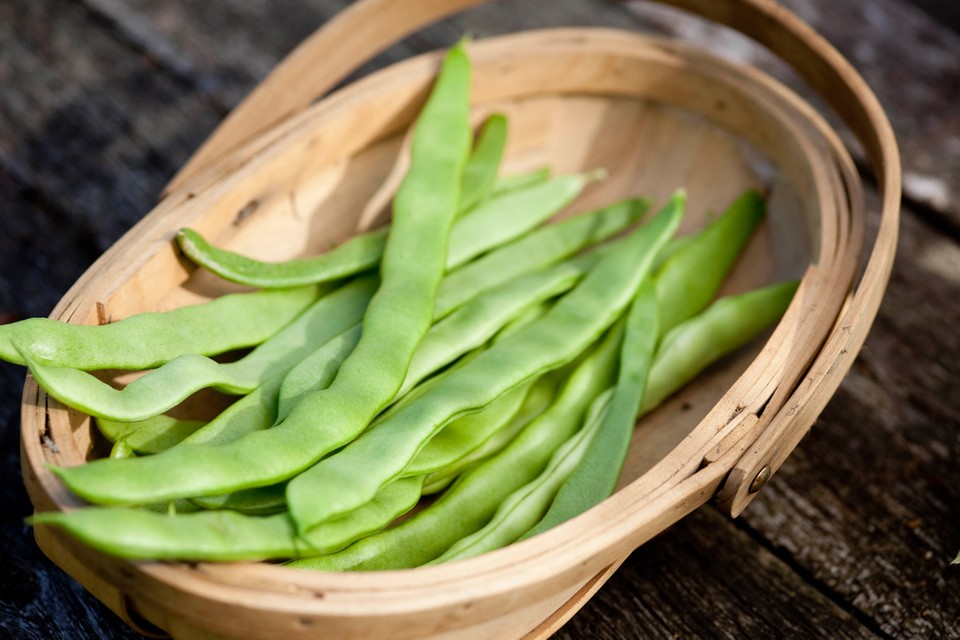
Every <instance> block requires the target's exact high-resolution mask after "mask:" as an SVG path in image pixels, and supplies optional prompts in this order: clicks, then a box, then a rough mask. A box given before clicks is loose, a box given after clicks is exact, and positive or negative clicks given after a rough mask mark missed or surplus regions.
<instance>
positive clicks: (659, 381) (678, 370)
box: [523, 282, 797, 538]
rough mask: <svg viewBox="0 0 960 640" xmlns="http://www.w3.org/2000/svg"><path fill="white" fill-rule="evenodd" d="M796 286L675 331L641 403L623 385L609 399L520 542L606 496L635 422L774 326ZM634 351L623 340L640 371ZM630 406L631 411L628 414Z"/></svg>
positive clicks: (732, 300) (726, 304) (711, 310)
mask: <svg viewBox="0 0 960 640" xmlns="http://www.w3.org/2000/svg"><path fill="white" fill-rule="evenodd" d="M796 286H797V283H795V282H788V283H783V284H779V285H774V286H771V287H765V288H762V289H758V290H755V291H752V292H750V293H746V294H742V295H739V296H729V297H727V298H722V299H720V300H718V301H717V302H715V303H713V304H712V305H711V306H710V307H708V308H707V309H706V310H705V311H702V312H701V313H700V314H698V315H696V316H694V317H693V318H690V319H689V320H686V321H684V322H682V323H680V324H679V325H677V326H676V327H674V328H673V329H672V330H671V331H670V332H669V333H668V335H667V336H666V337H665V338H664V340H663V345H662V347H661V348H660V349H659V350H658V351H657V354H656V357H655V358H654V359H653V363H652V365H651V366H650V372H649V384H648V385H646V388H644V387H643V385H639V387H640V388H641V389H642V391H643V399H642V402H640V401H638V398H636V397H633V396H632V393H631V390H635V389H637V388H638V387H637V386H633V387H625V389H626V390H625V391H624V392H623V394H624V397H625V398H626V399H625V400H623V401H622V404H618V403H617V402H616V395H614V396H613V400H612V401H611V402H610V403H609V408H607V413H606V417H605V421H604V425H603V426H602V427H601V430H600V432H599V433H598V434H597V437H596V438H595V439H594V440H593V442H591V444H590V449H589V450H588V452H587V454H586V455H585V456H584V459H583V460H582V461H581V463H580V465H578V467H577V468H576V469H575V470H574V472H573V473H571V475H570V477H569V478H568V479H567V481H566V482H565V483H564V484H563V486H562V487H561V489H560V491H558V493H557V496H556V498H555V499H554V502H553V504H552V505H551V506H550V509H549V510H548V511H547V513H546V514H545V515H544V517H543V519H541V520H540V521H539V522H538V523H537V524H536V526H534V527H532V528H531V529H530V531H528V532H527V533H526V534H524V535H523V538H528V537H531V536H534V535H537V534H538V533H542V532H544V531H546V530H548V529H551V528H553V527H555V526H557V525H558V524H560V523H562V522H565V521H566V520H569V519H570V518H573V517H574V516H576V515H578V514H580V513H583V512H584V511H586V510H587V509H589V508H590V507H592V506H594V505H595V504H598V503H599V502H600V501H601V500H603V499H604V498H606V497H607V496H608V495H610V493H612V492H613V489H614V488H615V487H616V483H617V480H618V478H619V475H620V469H621V468H622V466H623V463H622V460H623V457H624V456H625V453H624V452H625V450H626V447H627V446H628V445H629V438H630V434H631V433H632V431H633V424H634V422H635V421H636V418H637V417H639V416H641V415H643V414H645V413H647V412H649V411H651V410H652V409H654V408H655V407H656V406H657V405H659V404H660V403H661V402H662V401H663V400H664V399H665V398H667V397H668V396H670V395H671V394H673V393H674V392H676V391H677V390H679V389H680V388H681V387H683V385H685V384H686V383H687V382H688V381H689V380H691V379H692V378H693V377H695V376H696V375H697V374H699V373H700V372H701V371H703V370H704V369H705V368H707V367H708V366H709V365H710V364H712V363H713V362H714V361H716V360H717V359H718V358H720V357H722V356H724V355H727V354H728V353H732V352H733V351H735V350H737V349H739V348H740V347H742V346H743V345H744V344H746V343H747V342H749V341H750V340H752V339H753V338H755V337H756V336H757V335H758V334H759V333H760V332H762V331H763V330H764V329H766V328H767V327H768V326H769V325H770V324H772V323H774V322H776V321H777V320H778V319H779V318H780V317H781V316H782V315H783V312H784V311H785V310H786V308H787V305H788V304H789V303H790V300H791V299H792V297H793V293H794V291H795V290H796ZM640 346H641V349H643V348H644V347H645V345H640ZM635 347H636V345H631V346H628V345H627V344H626V340H625V341H624V355H623V357H624V358H625V359H627V360H628V361H634V362H635V364H636V365H637V366H638V367H639V366H640V365H642V360H645V359H646V354H645V353H644V352H641V353H640V358H639V360H637V359H636V356H635V355H633V354H631V353H630V351H629V349H632V348H635ZM620 389H621V385H620V383H619V382H618V385H617V387H616V392H617V393H620ZM628 395H630V396H631V397H627V396H628ZM635 402H636V404H634V403H635ZM631 408H632V413H628V411H630V409H631ZM608 425H609V426H608ZM624 425H626V426H624ZM613 469H615V470H616V473H613Z"/></svg>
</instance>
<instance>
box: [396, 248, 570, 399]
mask: <svg viewBox="0 0 960 640" xmlns="http://www.w3.org/2000/svg"><path fill="white" fill-rule="evenodd" d="M585 272H586V270H585V269H583V268H580V267H579V265H577V264H574V263H571V262H565V263H561V264H559V265H556V266H554V267H552V268H549V269H545V270H543V271H539V272H536V273H532V274H530V275H527V276H524V277H521V278H517V279H516V280H513V281H511V282H508V283H506V284H504V285H501V286H499V287H497V288H496V289H491V290H490V291H487V292H486V293H484V294H482V295H480V296H476V297H474V298H472V299H471V300H470V301H469V302H467V303H466V304H465V305H463V306H462V307H460V308H459V309H457V310H456V311H454V312H453V313H452V314H450V315H449V316H447V317H446V318H444V319H442V320H440V321H439V322H437V323H436V324H434V325H433V326H432V327H430V331H429V332H427V335H426V336H425V337H424V339H423V342H421V343H420V346H419V347H417V352H416V353H415V354H414V356H413V360H412V361H411V362H410V369H408V370H407V376H406V379H404V381H403V386H402V387H400V391H399V392H398V395H400V396H402V395H404V394H405V393H406V392H407V391H409V390H410V389H411V388H413V386H414V385H416V384H417V383H418V382H420V381H421V380H423V379H424V378H425V377H427V376H428V375H430V374H431V373H433V372H434V371H436V370H438V369H440V368H441V367H443V366H444V365H446V364H448V363H450V362H452V361H453V360H454V359H456V358H457V357H458V356H460V355H461V354H463V353H465V352H466V351H469V350H470V349H473V348H476V347H479V346H480V345H482V344H483V343H484V342H486V341H487V340H489V339H490V338H491V337H493V335H494V334H495V333H496V332H497V331H499V330H500V329H501V328H502V327H503V326H504V325H505V324H506V323H507V322H509V321H510V320H511V319H513V318H514V317H516V316H517V315H519V314H520V313H522V312H523V311H524V310H525V309H527V308H529V307H532V306H534V305H536V304H539V303H540V302H543V301H545V300H548V299H550V298H553V297H554V296H557V295H559V294H562V293H563V292H565V291H567V290H569V289H570V288H571V287H573V286H574V285H575V284H576V283H577V282H578V281H579V280H580V278H582V277H583V275H584V273H585Z"/></svg>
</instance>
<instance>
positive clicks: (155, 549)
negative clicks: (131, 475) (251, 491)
mask: <svg viewBox="0 0 960 640" xmlns="http://www.w3.org/2000/svg"><path fill="white" fill-rule="evenodd" d="M31 522H32V523H33V524H44V525H51V526H55V527H57V528H59V529H62V530H64V531H66V532H67V533H69V534H70V535H72V536H74V537H75V538H77V539H78V540H80V541H81V542H83V543H84V544H87V545H89V546H91V547H93V548H95V549H100V550H101V551H104V552H106V553H109V554H111V555H115V556H120V557H123V558H130V559H132V560H197V561H200V560H211V561H241V560H269V559H272V558H295V557H298V556H300V555H301V554H304V553H305V554H308V555H309V554H310V553H311V550H310V547H309V546H308V545H307V544H306V543H305V542H304V541H302V540H300V538H299V537H298V536H297V532H296V529H295V528H294V527H293V522H292V521H291V520H290V517H289V516H288V515H287V514H286V513H280V514H277V515H274V516H269V517H265V518H255V517H249V516H244V515H241V514H238V513H234V512H232V511H201V512H197V513H186V514H179V513H178V514H176V515H168V514H165V513H156V512H153V511H148V510H145V509H126V508H121V507H113V508H103V507H101V508H88V509H78V510H76V511H71V512H68V513H63V512H52V511H50V512H45V513H38V514H36V515H35V516H33V517H32V518H31Z"/></svg>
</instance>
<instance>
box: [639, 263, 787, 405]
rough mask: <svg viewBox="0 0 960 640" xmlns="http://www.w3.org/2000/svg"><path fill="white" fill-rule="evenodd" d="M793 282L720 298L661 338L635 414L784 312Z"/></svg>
mask: <svg viewBox="0 0 960 640" xmlns="http://www.w3.org/2000/svg"><path fill="white" fill-rule="evenodd" d="M798 286H799V283H798V282H796V281H790V282H783V283H780V284H775V285H771V286H769V287H763V288H761V289H755V290H753V291H749V292H747V293H743V294H740V295H734V296H726V297H723V298H720V299H719V300H717V301H716V302H714V303H713V304H711V305H710V306H709V307H707V309H706V310H704V311H703V312H702V313H700V314H698V315H696V316H694V317H693V318H691V319H689V320H687V321H686V322H683V323H681V324H679V325H677V326H676V327H674V328H673V329H671V330H670V331H669V332H668V333H667V335H665V336H664V337H663V340H662V341H661V343H660V346H659V347H658V349H657V356H656V358H654V361H653V366H652V368H651V369H650V379H649V381H648V383H647V389H646V392H645V393H644V396H643V403H642V404H641V405H640V413H646V412H648V411H651V410H652V409H654V408H656V407H657V406H659V405H660V403H661V402H663V401H664V400H666V399H667V398H668V397H670V396H671V395H673V394H674V393H675V392H676V391H677V390H678V389H679V388H680V387H682V386H683V385H685V384H686V383H687V382H689V381H690V380H692V379H693V378H694V377H696V375H697V374H698V373H700V371H702V370H703V369H704V368H706V367H707V366H708V365H709V364H711V363H712V362H714V361H716V360H717V359H718V358H720V357H722V356H724V355H726V354H728V353H730V352H732V351H734V350H735V349H739V348H740V347H742V346H743V345H745V344H747V343H748V342H750V341H751V340H753V339H754V338H755V337H756V336H757V335H758V334H759V333H760V332H761V331H763V330H764V329H766V328H767V327H769V326H770V325H771V324H773V323H775V322H776V321H777V320H778V319H779V318H780V317H781V316H782V315H783V314H784V312H785V311H786V309H787V307H788V306H789V305H790V301H791V300H792V299H793V294H794V293H795V292H796V290H797V287H798Z"/></svg>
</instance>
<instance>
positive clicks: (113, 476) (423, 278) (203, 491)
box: [53, 46, 470, 506]
mask: <svg viewBox="0 0 960 640" xmlns="http://www.w3.org/2000/svg"><path fill="white" fill-rule="evenodd" d="M469 90H470V66H469V61H468V60H467V57H466V54H465V53H464V51H463V49H462V47H461V46H456V47H454V48H453V49H452V50H451V51H450V53H448V54H447V56H446V58H445V59H444V62H443V65H442V68H441V72H440V75H439V77H438V79H437V82H436V84H435V87H434V90H433V92H432V93H431V95H430V97H429V98H428V100H427V104H426V106H425V107H424V109H423V112H422V113H421V116H420V118H419V120H418V122H417V124H416V125H415V129H414V134H413V143H412V151H411V153H412V160H411V164H410V169H409V171H408V172H407V175H406V176H405V177H404V180H403V182H402V184H401V185H400V188H399V190H398V192H397V195H396V198H395V200H394V219H393V227H392V230H391V233H390V238H389V240H388V242H387V248H386V251H385V253H384V256H383V260H382V261H381V286H380V288H379V289H378V290H377V293H376V294H375V295H374V297H373V299H372V300H371V302H370V305H369V307H368V308H367V312H366V315H365V316H364V319H363V333H362V335H361V336H360V341H359V342H358V343H357V346H356V348H354V350H353V352H352V353H351V354H350V356H349V357H348V358H347V359H346V360H345V361H344V362H343V364H342V365H341V366H340V370H339V372H338V373H337V376H336V378H335V379H334V381H333V383H332V384H331V385H330V387H328V388H327V389H324V390H321V391H317V392H314V393H312V394H310V395H308V396H307V397H305V398H303V399H302V400H301V401H300V402H299V403H297V405H296V406H295V407H294V408H293V410H292V411H291V412H290V415H289V416H287V418H286V419H285V420H283V421H282V422H280V423H279V424H277V425H276V426H274V427H273V428H271V429H267V430H266V431H256V432H253V433H249V434H247V435H245V436H244V437H242V438H240V439H239V440H236V441H234V442H231V443H229V444H226V445H221V446H217V447H211V446H207V445H191V446H184V445H180V446H177V447H174V448H173V449H169V450H167V451H164V452H163V453H159V454H157V455H154V456H148V457H145V458H136V459H131V460H97V461H94V462H91V463H89V464H86V465H83V466H79V467H72V468H54V469H53V471H54V473H56V474H57V475H58V476H59V477H60V478H61V479H62V480H63V481H64V483H65V484H66V485H67V486H68V487H69V488H70V489H71V490H72V491H73V492H74V493H76V494H77V495H79V496H81V497H83V498H85V499H87V500H88V501H90V502H100V503H106V504H144V503H151V502H160V501H166V500H171V499H175V498H180V497H196V496H204V495H217V494H223V493H228V492H231V491H237V490H240V489H247V488H251V487H261V486H266V485H270V484H275V483H277V482H280V481H283V480H286V479H288V478H290V477H292V476H294V475H296V474H298V473H300V472H301V471H303V470H304V469H306V468H308V467H309V466H310V465H312V464H314V463H315V462H316V461H317V460H319V459H320V458H322V457H323V456H324V455H326V454H328V453H329V452H331V451H333V450H335V449H338V448H340V447H342V446H343V445H344V444H346V443H347V442H349V441H350V440H352V439H353V438H355V437H356V436H357V434H359V433H360V432H361V431H363V429H364V428H366V426H367V425H368V424H370V422H371V421H372V420H373V418H374V417H375V416H376V415H377V413H379V412H380V410H381V409H382V408H383V407H384V405H386V404H387V403H388V402H390V400H392V399H393V397H394V396H395V394H396V392H397V390H398V389H399V388H400V385H401V384H402V383H403V378H404V376H405V375H406V370H407V367H408V366H409V364H410V359H411V358H412V356H413V352H414V351H415V349H416V346H417V344H419V342H420V340H421V339H422V338H423V335H424V334H425V333H426V332H427V329H429V327H430V325H431V322H432V316H433V314H432V309H433V298H434V295H435V293H436V289H437V286H438V285H439V283H440V279H441V278H442V276H443V272H444V265H445V261H446V245H447V236H448V234H449V230H450V227H451V225H452V222H453V217H454V214H455V212H456V211H457V203H458V198H459V192H460V182H461V179H462V173H463V166H464V164H465V163H466V159H467V155H468V153H469V147H470V128H469ZM468 219H469V218H468ZM371 497H372V496H371ZM354 506H359V505H354Z"/></svg>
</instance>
